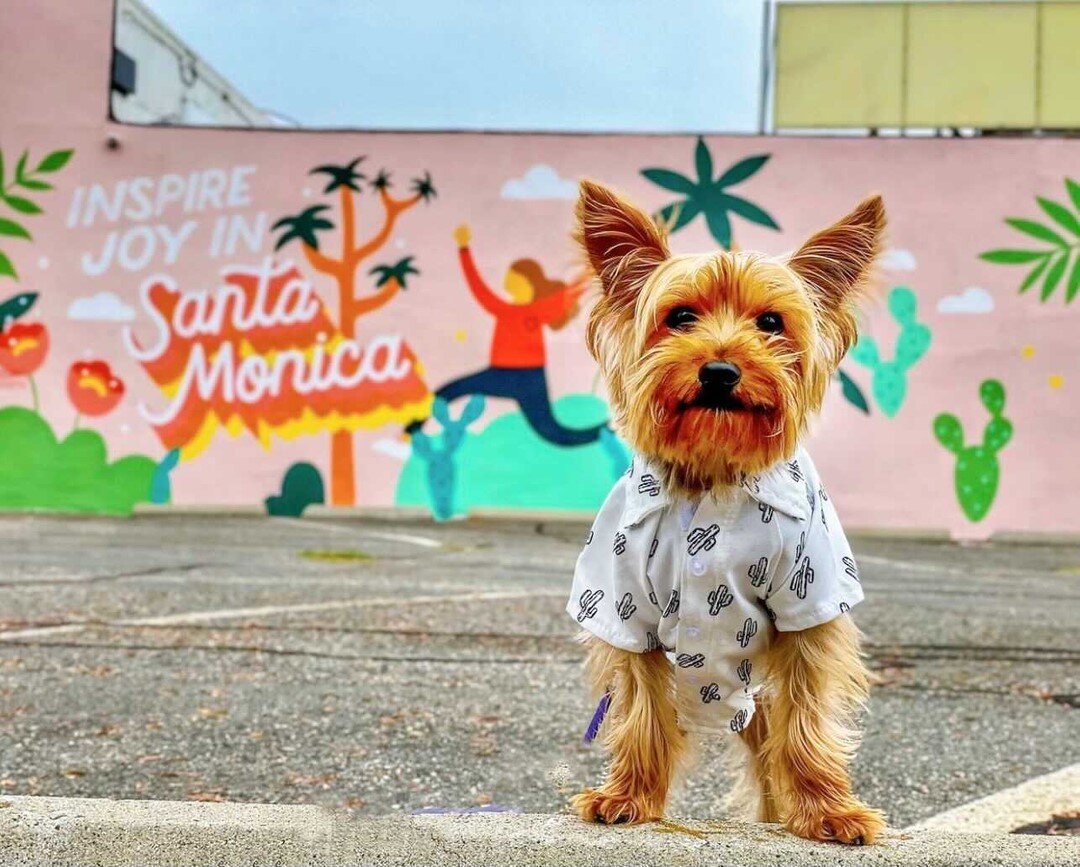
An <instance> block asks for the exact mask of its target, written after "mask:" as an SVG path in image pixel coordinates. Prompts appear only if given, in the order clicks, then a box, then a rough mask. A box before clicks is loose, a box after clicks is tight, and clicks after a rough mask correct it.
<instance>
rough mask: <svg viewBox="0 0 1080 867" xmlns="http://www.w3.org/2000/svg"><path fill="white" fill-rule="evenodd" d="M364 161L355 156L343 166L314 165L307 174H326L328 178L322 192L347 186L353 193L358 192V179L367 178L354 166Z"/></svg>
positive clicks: (362, 158)
mask: <svg viewBox="0 0 1080 867" xmlns="http://www.w3.org/2000/svg"><path fill="white" fill-rule="evenodd" d="M363 161H364V157H357V158H356V159H354V160H353V161H352V162H351V163H347V164H346V165H343V166H332V165H325V166H316V167H315V168H313V169H312V170H311V171H310V172H308V174H309V175H326V176H327V177H328V178H330V180H329V182H327V184H326V189H324V190H323V192H324V193H332V192H334V190H338V189H341V188H342V187H348V188H349V189H350V190H352V191H353V192H355V193H359V192H360V181H363V180H366V179H367V178H366V177H365V176H364V175H362V174H360V172H358V171H356V167H357V166H358V165H360V163H362V162H363Z"/></svg>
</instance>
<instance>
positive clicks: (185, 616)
mask: <svg viewBox="0 0 1080 867" xmlns="http://www.w3.org/2000/svg"><path fill="white" fill-rule="evenodd" d="M565 595H566V594H565V593H564V592H563V591H555V590H496V591H487V592H478V593H448V594H445V595H431V596H404V597H402V596H375V597H371V596H366V597H362V598H359V599H337V600H334V601H332V602H300V603H297V604H295V605H263V606H259V607H254V608H222V609H218V610H210V611H188V612H184V613H180V614H164V615H162V616H160V617H135V618H125V619H122V620H97V621H92V622H88V623H65V624H64V625H62V626H39V627H34V628H32V629H16V630H11V631H8V632H3V631H0V641H13V640H16V639H24V638H38V637H41V636H47V635H62V634H65V633H72V632H82V631H83V630H86V629H89V628H90V627H93V626H106V627H108V626H121V627H123V626H186V625H188V624H194V623H211V622H213V621H216V620H245V619H248V618H252V617H269V616H273V615H276V614H302V613H306V612H311V611H339V610H342V609H346V608H378V607H382V606H386V605H431V604H439V603H444V602H473V601H478V600H501V599H535V598H537V597H541V596H543V597H559V598H562V597H563V596H565Z"/></svg>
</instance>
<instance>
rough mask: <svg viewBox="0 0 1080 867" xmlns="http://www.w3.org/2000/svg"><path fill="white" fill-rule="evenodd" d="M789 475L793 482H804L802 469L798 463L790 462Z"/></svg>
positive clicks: (788, 466)
mask: <svg viewBox="0 0 1080 867" xmlns="http://www.w3.org/2000/svg"><path fill="white" fill-rule="evenodd" d="M787 468H788V475H790V476H791V480H792V481H793V482H801V481H802V480H803V471H802V467H800V466H799V462H798V461H788V465H787Z"/></svg>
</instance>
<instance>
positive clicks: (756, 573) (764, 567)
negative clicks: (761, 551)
mask: <svg viewBox="0 0 1080 867" xmlns="http://www.w3.org/2000/svg"><path fill="white" fill-rule="evenodd" d="M746 574H747V577H749V578H750V586H751V587H760V586H761V585H762V584H764V583H765V579H766V578H768V577H769V558H768V557H759V558H758V561H757V563H755V564H754V565H753V566H751V567H750V568H749V569H748V570H747V572H746Z"/></svg>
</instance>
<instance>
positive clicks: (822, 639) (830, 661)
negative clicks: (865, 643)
mask: <svg viewBox="0 0 1080 867" xmlns="http://www.w3.org/2000/svg"><path fill="white" fill-rule="evenodd" d="M769 676H770V679H771V680H772V685H771V686H772V688H771V696H770V701H769V702H768V703H767V705H766V707H767V712H768V717H769V718H768V734H767V735H766V737H765V742H764V745H763V755H764V759H765V764H766V770H767V773H768V776H769V783H770V786H771V791H772V794H773V795H774V797H775V798H776V802H777V806H778V808H779V813H780V817H781V819H782V821H783V822H784V825H785V826H786V827H787V828H788V830H790V831H791V832H792V833H794V834H798V835H799V836H800V837H808V838H810V839H814V840H835V841H837V842H840V843H851V844H855V845H861V844H863V843H872V842H873V841H874V838H875V837H877V835H878V833H879V832H880V831H881V830H882V829H883V828H884V827H885V820H884V817H883V816H882V814H881V813H880V812H879V811H878V810H874V809H871V808H869V807H867V806H865V805H864V804H862V803H861V802H860V801H859V800H858V799H856V797H855V796H854V794H852V791H851V780H850V777H849V775H848V765H849V763H850V760H851V757H852V755H853V754H854V752H855V748H856V746H857V745H858V740H859V738H858V731H857V729H856V728H855V725H854V716H855V713H856V712H857V710H858V709H859V708H860V707H861V706H862V704H863V703H864V702H865V700H866V696H867V692H868V688H869V672H867V670H866V667H865V666H864V665H863V661H862V657H861V654H860V652H859V632H858V629H856V627H855V624H854V623H853V622H852V620H851V618H850V617H849V616H847V615H844V616H842V617H839V618H837V619H836V620H833V621H830V622H829V623H824V624H822V625H820V626H815V627H813V628H811V629H806V630H803V631H802V632H781V633H778V634H777V638H776V641H775V643H774V644H773V646H772V648H771V649H770V651H769Z"/></svg>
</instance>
